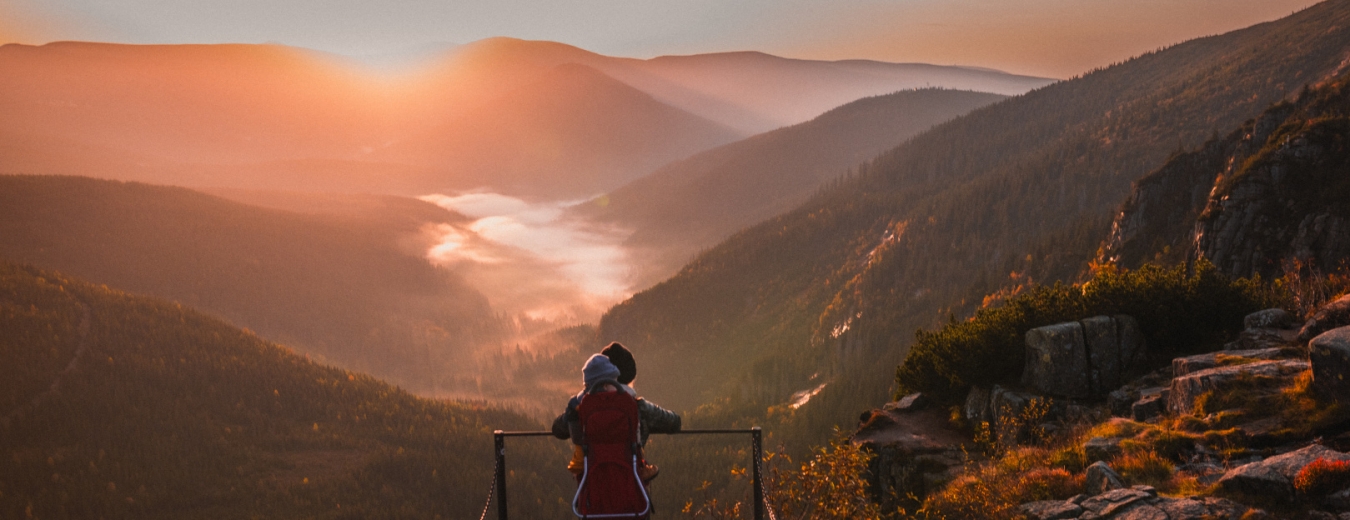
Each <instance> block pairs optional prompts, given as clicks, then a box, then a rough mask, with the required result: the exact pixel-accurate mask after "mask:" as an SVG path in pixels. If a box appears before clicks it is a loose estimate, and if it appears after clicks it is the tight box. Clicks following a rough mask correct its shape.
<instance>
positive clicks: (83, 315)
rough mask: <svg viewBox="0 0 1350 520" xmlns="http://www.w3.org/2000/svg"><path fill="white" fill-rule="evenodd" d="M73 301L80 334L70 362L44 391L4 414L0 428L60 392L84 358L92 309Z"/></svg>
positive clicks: (5, 426)
mask: <svg viewBox="0 0 1350 520" xmlns="http://www.w3.org/2000/svg"><path fill="white" fill-rule="evenodd" d="M75 303H78V304H79V305H80V325H79V327H78V328H77V329H76V330H77V332H79V334H80V342H79V344H78V345H76V347H75V355H74V356H71V358H70V363H67V364H66V368H64V369H62V370H61V372H60V373H58V374H56V378H55V379H53V380H52V384H51V386H49V387H47V390H46V391H44V392H42V393H40V394H38V395H37V396H36V397H34V398H33V400H32V401H29V402H28V404H25V405H20V406H19V407H18V408H15V409H14V410H12V411H10V412H9V413H7V414H5V416H4V417H3V418H0V428H7V427H9V425H10V424H11V423H12V422H13V421H14V420H15V419H18V418H19V417H20V416H22V415H23V414H25V413H27V412H31V411H33V410H36V409H37V408H38V406H41V405H42V402H43V401H46V400H47V399H49V398H51V397H52V396H53V395H56V394H57V393H58V392H60V391H61V382H62V381H63V380H64V379H65V377H66V375H68V374H70V373H71V372H74V371H75V369H76V368H79V366H80V360H82V359H84V355H85V352H86V351H88V350H89V344H90V343H91V341H90V340H89V327H90V326H91V325H92V322H93V319H94V311H93V309H91V308H90V307H89V304H87V303H85V302H84V301H82V300H79V299H76V300H75Z"/></svg>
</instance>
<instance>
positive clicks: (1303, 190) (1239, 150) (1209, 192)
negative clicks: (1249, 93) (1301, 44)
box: [1100, 80, 1350, 276]
mask: <svg viewBox="0 0 1350 520" xmlns="http://www.w3.org/2000/svg"><path fill="white" fill-rule="evenodd" d="M1347 105H1350V92H1348V91H1347V82H1346V81H1345V80H1340V81H1337V82H1334V83H1330V84H1327V85H1324V86H1322V87H1320V88H1319V89H1317V90H1313V91H1309V92H1305V94H1304V95H1302V96H1300V98H1299V99H1298V100H1297V101H1296V102H1294V103H1281V104H1277V105H1275V106H1273V107H1271V108H1269V109H1268V110H1266V111H1265V112H1264V113H1263V114H1262V115H1261V116H1260V117H1258V118H1256V119H1254V120H1252V121H1249V122H1248V123H1247V124H1245V125H1243V126H1242V127H1240V128H1238V129H1236V130H1235V131H1233V132H1231V133H1229V134H1228V135H1227V136H1226V137H1224V138H1223V139H1215V140H1211V141H1210V142H1208V143H1206V144H1205V145H1204V146H1203V147H1202V148H1200V149H1199V150H1196V151H1193V152H1188V153H1182V154H1179V155H1177V156H1174V157H1173V158H1172V159H1170V160H1169V161H1168V162H1167V163H1166V164H1165V165H1163V166H1162V167H1161V168H1159V169H1158V170H1157V171H1155V172H1154V173H1152V174H1150V175H1148V176H1145V177H1144V178H1142V179H1140V180H1139V181H1137V182H1136V183H1135V185H1134V190H1133V192H1132V193H1131V195H1130V197H1129V198H1128V199H1127V200H1126V202H1125V203H1124V204H1123V206H1122V207H1121V210H1120V213H1119V214H1118V215H1117V217H1116V219H1115V220H1114V222H1113V223H1112V231H1111V235H1110V237H1109V238H1108V239H1107V242H1106V246H1105V247H1104V248H1103V249H1102V258H1101V259H1100V260H1103V261H1112V262H1117V263H1118V264H1119V265H1122V266H1124V267H1128V268H1135V267H1138V266H1140V265H1142V264H1144V263H1146V262H1151V261H1162V262H1167V263H1175V262H1177V261H1180V260H1192V259H1195V258H1198V257H1204V258H1207V259H1209V260H1210V261H1211V262H1213V263H1214V264H1215V265H1216V266H1218V267H1219V268H1220V269H1221V270H1222V271H1224V272H1227V273H1229V274H1232V275H1238V276H1249V275H1252V274H1258V273H1259V274H1262V275H1264V276H1270V275H1273V274H1276V273H1278V272H1279V271H1280V270H1281V269H1282V265H1281V263H1282V262H1283V261H1284V260H1286V259H1290V258H1297V259H1300V260H1304V261H1307V262H1308V263H1309V264H1311V265H1312V266H1314V267H1318V268H1321V269H1323V270H1330V269H1333V268H1335V267H1336V265H1337V264H1338V263H1339V262H1340V261H1341V260H1342V259H1345V258H1347V257H1350V208H1347V206H1346V205H1345V203H1344V201H1345V200H1346V199H1347V198H1350V193H1348V192H1347V191H1348V190H1350V186H1346V184H1345V183H1344V182H1342V180H1341V179H1342V178H1343V172H1344V171H1346V169H1347V166H1350V143H1346V142H1344V141H1343V139H1341V136H1343V135H1345V133H1346V131H1347V128H1350V120H1348V119H1347V118H1346V117H1345V116H1344V114H1345V113H1346V110H1345V109H1346V106H1347Z"/></svg>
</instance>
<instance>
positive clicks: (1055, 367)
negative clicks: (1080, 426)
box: [1022, 316, 1144, 399]
mask: <svg viewBox="0 0 1350 520" xmlns="http://www.w3.org/2000/svg"><path fill="white" fill-rule="evenodd" d="M1143 337H1144V336H1143V333H1142V332H1140V330H1139V324H1138V322H1136V321H1135V320H1134V318H1131V317H1129V316H1094V317H1091V318H1087V319H1084V320H1081V321H1071V322H1065V323H1057V324H1054V325H1048V326H1045V327H1037V328H1035V329H1031V330H1029V331H1027V334H1026V348H1027V350H1026V365H1025V368H1024V370H1023V372H1022V384H1023V386H1026V387H1029V388H1032V389H1035V390H1036V391H1037V392H1039V393H1042V394H1046V395H1051V396H1055V397H1065V398H1070V399H1095V398H1099V397H1102V396H1104V395H1106V393H1107V392H1110V391H1111V390H1113V389H1115V388H1116V387H1118V386H1120V384H1121V383H1122V382H1123V381H1124V379H1125V377H1126V375H1127V374H1128V373H1129V372H1130V371H1131V370H1132V369H1133V368H1134V367H1135V366H1136V364H1137V362H1138V360H1139V359H1140V358H1141V357H1142V354H1143V350H1144V340H1143Z"/></svg>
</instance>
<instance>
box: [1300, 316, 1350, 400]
mask: <svg viewBox="0 0 1350 520" xmlns="http://www.w3.org/2000/svg"><path fill="white" fill-rule="evenodd" d="M1308 361H1309V362H1310V363H1311V364H1312V372H1313V380H1312V385H1313V388H1314V389H1315V390H1316V391H1317V393H1318V395H1320V396H1322V397H1324V398H1327V399H1331V400H1335V401H1339V402H1342V403H1350V327H1341V328H1338V329H1332V330H1329V331H1327V332H1323V333H1322V334H1320V335H1318V336H1317V337H1315V338H1313V340H1312V341H1310V342H1308Z"/></svg>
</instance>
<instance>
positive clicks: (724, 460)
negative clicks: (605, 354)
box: [0, 0, 1350, 520]
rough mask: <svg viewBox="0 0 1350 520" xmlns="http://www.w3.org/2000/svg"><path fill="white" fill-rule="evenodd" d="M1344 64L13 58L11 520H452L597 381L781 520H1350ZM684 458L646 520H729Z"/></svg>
mask: <svg viewBox="0 0 1350 520" xmlns="http://www.w3.org/2000/svg"><path fill="white" fill-rule="evenodd" d="M1347 63H1350V0H1327V1H1325V2H1321V3H1318V4H1316V5H1312V6H1310V7H1307V8H1306V9H1301V10H1298V11H1296V12H1294V13H1292V14H1290V15H1289V16H1287V17H1284V18H1280V19H1278V20H1273V21H1269V22H1265V23H1260V24H1257V25H1254V26H1250V27H1246V28H1242V29H1237V30H1233V31H1231V32H1226V33H1223V34H1218V35H1213V36H1205V37H1200V38H1195V39H1191V40H1188V41H1184V42H1180V43H1176V44H1173V45H1169V46H1166V47H1163V48H1159V49H1157V50H1155V51H1152V52H1148V53H1144V54H1142V55H1139V56H1137V57H1134V58H1131V59H1128V60H1125V61H1123V62H1120V63H1115V64H1111V65H1109V66H1102V67H1100V68H1096V69H1093V70H1090V71H1086V72H1085V73H1083V74H1081V75H1078V76H1075V77H1072V78H1069V79H1065V80H1059V81H1057V80H1051V79H1048V78H1035V77H1030V76H1023V75H1017V74H1009V73H1004V72H999V71H996V70H992V69H983V68H976V67H960V66H938V65H927V64H918V63H887V62H879V61H868V60H836V61H823V60H802V59H790V58H783V57H778V56H773V55H769V54H764V53H758V52H726V53H709V54H696V55H678V56H660V57H654V58H649V59H637V58H621V57H611V56H605V55H601V54H597V53H593V52H590V51H586V50H583V49H581V48H578V47H573V46H570V45H566V44H562V43H556V42H548V41H535V40H523V39H516V38H489V39H484V40H479V41H475V42H472V43H468V44H463V45H452V46H445V47H443V48H440V50H439V51H438V52H436V53H434V54H433V55H429V57H427V58H426V59H425V61H423V62H421V63H420V64H419V65H418V66H416V67H406V68H402V69H397V70H394V69H389V70H384V71H377V70H375V69H371V68H367V67H365V66H362V65H359V64H357V63H355V62H353V61H351V60H350V59H348V58H343V57H340V56H337V55H330V54H325V53H323V52H319V51H311V50H307V49H302V48H297V47H288V46H284V45H276V44H265V45H251V44H226V45H122V44H105V43H85V42H58V43H49V44H46V45H40V46H31V45H18V44H10V45H5V46H3V47H0V113H5V114H7V117H4V118H0V332H3V334H0V370H3V371H6V372H7V373H6V374H0V380H3V381H4V383H3V386H0V414H2V415H0V449H3V451H4V452H5V453H8V454H9V455H10V458H11V459H12V460H13V465H12V466H10V468H9V469H7V470H5V471H0V516H5V517H10V516H13V517H16V518H21V517H34V518H63V517H91V518H92V517H110V518H244V517H257V518H302V517H303V518H470V517H472V516H473V515H475V514H480V513H481V512H482V511H484V509H483V507H484V506H483V503H482V500H483V499H484V498H485V495H486V494H485V493H480V491H482V490H484V489H486V488H487V487H488V485H489V484H488V483H489V482H490V481H491V480H492V478H493V477H494V476H495V475H494V468H493V467H492V464H491V461H492V456H491V449H490V448H488V445H487V443H488V442H490V439H489V437H490V436H491V432H492V431H493V430H542V429H547V427H548V425H549V423H550V422H551V421H552V419H553V416H554V415H555V414H556V413H557V412H558V411H559V410H560V409H561V405H562V404H563V403H564V402H565V401H566V399H567V397H568V396H570V395H572V394H575V392H576V391H577V390H579V389H580V388H581V386H582V381H581V378H580V377H579V374H578V372H580V368H581V366H582V364H583V363H585V362H586V360H587V358H588V357H590V355H591V353H593V352H596V351H598V350H599V348H600V347H602V346H604V345H606V344H608V343H610V342H620V343H623V344H624V345H626V346H627V348H628V349H630V350H631V351H632V353H633V355H634V357H635V358H636V359H637V363H638V366H639V367H641V369H640V370H639V376H638V378H637V379H636V380H635V383H634V385H633V387H634V388H635V389H636V390H637V391H638V392H639V393H640V395H643V396H645V397H647V398H650V399H651V400H652V401H654V402H657V403H660V405H661V406H664V407H666V408H670V409H672V410H674V411H677V412H679V413H680V415H681V416H682V417H683V424H684V427H685V428H686V429H699V428H742V429H743V428H749V427H751V426H759V427H762V428H763V429H764V440H765V448H766V449H767V450H768V452H769V457H768V459H767V460H766V461H765V465H764V468H763V469H764V471H765V478H766V480H767V481H768V482H769V484H768V486H769V489H768V498H767V502H766V503H767V504H768V505H770V506H771V507H772V508H773V509H774V510H775V511H777V512H779V513H784V514H791V515H793V516H794V517H797V516H799V517H802V518H895V519H920V518H922V519H939V518H953V519H955V518H1038V519H1043V520H1044V519H1051V518H1135V516H1128V515H1129V514H1137V515H1145V516H1138V517H1139V518H1144V517H1148V516H1146V515H1147V514H1153V513H1152V511H1154V510H1156V511H1158V512H1159V514H1161V515H1162V516H1157V515H1154V516H1152V517H1149V518H1167V519H1171V520H1178V519H1180V518H1202V517H1203V518H1210V517H1215V518H1234V519H1237V518H1283V517H1288V518H1318V519H1321V518H1324V517H1323V516H1319V515H1322V514H1325V515H1335V514H1350V501H1344V502H1337V500H1339V499H1335V498H1334V497H1335V496H1339V495H1336V494H1335V493H1340V492H1342V490H1345V492H1347V493H1350V471H1345V472H1343V473H1344V475H1345V476H1344V477H1342V476H1338V475H1341V473H1336V472H1340V471H1341V470H1340V469H1335V468H1332V469H1325V470H1317V471H1328V472H1331V473H1329V474H1332V475H1333V476H1327V477H1316V478H1324V479H1326V482H1324V483H1321V484H1317V485H1316V486H1315V485H1314V484H1310V483H1308V482H1311V481H1308V480H1306V479H1312V478H1314V477H1311V476H1309V477H1303V476H1298V475H1302V473H1300V472H1299V471H1301V470H1302V468H1305V467H1313V466H1312V464H1314V462H1313V461H1314V460H1321V461H1323V462H1317V463H1316V464H1331V463H1332V462H1327V461H1333V462H1334V461H1341V460H1350V455H1346V453H1345V451H1346V450H1350V441H1347V440H1346V439H1347V437H1350V428H1347V425H1348V424H1350V418H1347V416H1346V415H1345V413H1344V411H1343V410H1342V409H1341V405H1340V404H1339V403H1340V402H1341V400H1342V399H1343V398H1344V395H1350V389H1344V388H1341V386H1339V385H1337V384H1334V383H1329V382H1328V381H1329V380H1334V379H1336V378H1337V377H1338V376H1339V375H1343V372H1345V371H1350V348H1343V346H1342V343H1343V341H1342V340H1341V339H1338V338H1340V336H1336V334H1342V333H1345V332H1344V331H1345V330H1350V328H1347V329H1342V328H1341V327H1346V326H1350V317H1348V316H1350V311H1347V310H1346V309H1350V307H1348V306H1347V305H1350V304H1345V303H1344V302H1345V298H1343V296H1344V295H1345V294H1346V292H1347V291H1350V240H1348V239H1347V238H1346V236H1347V233H1350V228H1347V227H1346V226H1347V225H1350V224H1347V222H1350V220H1348V219H1350V206H1347V203H1346V200H1347V199H1346V197H1345V195H1347V194H1350V191H1347V186H1350V184H1347V181H1346V179H1347V178H1350V177H1347V176H1346V173H1347V171H1346V167H1347V165H1350V161H1347V160H1346V158H1347V157H1350V152H1348V151H1347V150H1348V149H1347V148H1346V142H1347V141H1346V139H1345V138H1346V135H1347V131H1350V124H1347V123H1346V120H1347V117H1350V86H1347V85H1350V69H1347ZM1108 329H1109V331H1108ZM1075 331H1076V332H1075ZM1337 331H1341V332H1337ZM1328 334H1330V335H1331V336H1326V335H1328ZM1108 337H1109V341H1108V339H1103V338H1108ZM1065 338H1068V339H1065ZM1073 338H1078V339H1073ZM1127 340H1128V341H1127ZM1342 350H1344V352H1343V353H1342ZM1065 352H1070V354H1065ZM1338 363H1340V364H1338ZM1211 370H1212V371H1214V372H1210V371H1211ZM1197 374H1198V375H1197ZM1202 376H1203V377H1202ZM1234 381H1236V383H1235V382H1234ZM860 412H861V416H860ZM692 437H693V436H687V437H677V436H661V435H657V436H654V440H653V442H652V444H651V446H650V447H649V448H648V449H647V453H648V455H649V456H650V457H651V459H652V460H653V461H656V463H659V464H660V466H661V468H662V470H661V471H662V476H661V479H660V480H659V481H658V484H656V485H655V486H654V487H653V497H654V500H655V501H656V503H657V505H658V510H659V511H660V513H659V516H662V517H667V516H682V517H687V518H746V517H749V516H750V513H749V511H750V508H751V503H750V502H749V500H750V499H749V498H748V496H749V494H750V489H749V487H750V484H749V483H748V480H747V476H746V473H747V471H749V466H748V465H749V464H751V463H749V462H746V461H747V460H749V457H750V455H749V453H748V447H746V446H741V445H740V444H737V443H728V442H724V440H714V439H694V438H692ZM517 440H519V441H520V442H517ZM511 446H512V447H511V450H512V451H511V456H510V458H511V462H510V468H511V469H510V472H509V473H507V474H506V476H505V477H504V478H507V479H508V480H509V486H510V489H511V490H512V493H513V495H512V499H511V500H512V506H511V507H512V510H513V511H516V513H513V514H520V515H523V517H528V518H565V517H569V516H570V515H571V512H570V511H569V510H568V508H569V506H568V504H567V498H568V497H570V496H571V492H572V491H573V490H574V488H575V485H574V483H573V482H571V481H569V480H568V478H567V473H566V472H565V470H563V469H562V468H563V465H564V464H565V463H566V458H567V453H566V450H567V448H569V446H567V445H566V444H565V443H563V442H556V441H554V440H551V439H535V440H530V441H526V440H523V439H513V441H512V445H511ZM1102 450H1105V451H1102ZM1305 456H1306V460H1304V458H1300V457H1305ZM1293 459H1297V460H1298V461H1299V462H1298V464H1299V465H1298V467H1297V468H1296V471H1294V473H1290V474H1288V475H1283V476H1280V477H1278V478H1283V479H1284V481H1283V482H1284V484H1279V485H1280V486H1284V487H1279V489H1278V491H1279V492H1278V493H1275V494H1274V495H1271V493H1273V492H1268V488H1267V487H1261V486H1267V485H1268V484H1263V483H1262V482H1265V480H1261V479H1259V478H1256V477H1250V475H1249V474H1248V473H1250V472H1256V471H1275V470H1270V469H1269V467H1274V466H1271V465H1272V464H1276V462H1272V461H1286V460H1293ZM1263 461H1264V462H1263ZM1279 463H1280V464H1284V462H1279ZM1291 464H1292V463H1291ZM1098 466H1105V468H1106V469H1105V470H1103V469H1101V468H1100V467H1098ZM1268 466H1269V467H1268ZM1280 467H1284V466H1280ZM1317 467H1320V466H1317ZM1338 467H1339V466H1338ZM1094 468H1096V469H1094ZM1113 468H1114V469H1113ZM1244 468H1245V469H1244ZM757 469H759V468H757ZM1279 471H1284V470H1279ZM1309 471H1312V470H1309ZM1286 473H1288V472H1287V471H1286ZM1295 477H1297V478H1298V479H1304V480H1299V481H1298V482H1301V483H1296V482H1295V480H1296V478H1295ZM1249 478H1256V481H1259V482H1256V481H1253V480H1243V479H1249ZM1262 478H1265V477H1262ZM1270 478H1277V477H1270ZM1278 478H1277V479H1278ZM1342 478H1343V479H1344V480H1338V479H1342ZM1112 479H1115V480H1112ZM1266 480H1269V479H1266ZM1252 482H1256V483H1252ZM1319 482H1321V481H1319ZM1269 485H1274V484H1269ZM1317 486H1321V487H1317ZM1286 487H1287V488H1288V490H1286V489H1285V488H1286ZM1332 488H1334V489H1332ZM1272 489H1273V488H1272ZM1254 490H1255V491H1254ZM1286 491H1287V492H1286ZM1342 494H1343V493H1342ZM1275 495H1278V497H1280V498H1270V496H1275ZM1183 510H1184V511H1183ZM1201 510H1203V512H1200V511H1201ZM1131 511H1134V513H1130V512H1131ZM1178 511H1182V512H1178ZM1185 511H1189V512H1185ZM1070 512H1072V513H1070ZM1057 515H1059V516H1057ZM1094 515H1095V516H1094ZM1187 515H1190V516H1187ZM1205 515H1208V516H1205ZM1244 515H1245V516H1244ZM1260 515H1267V516H1260Z"/></svg>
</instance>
